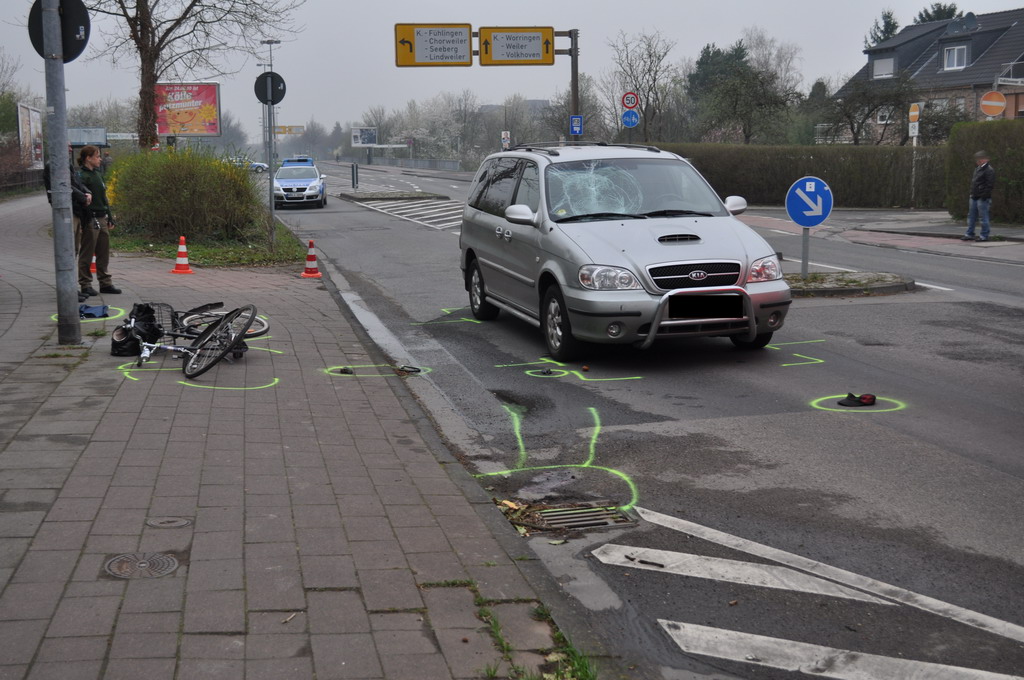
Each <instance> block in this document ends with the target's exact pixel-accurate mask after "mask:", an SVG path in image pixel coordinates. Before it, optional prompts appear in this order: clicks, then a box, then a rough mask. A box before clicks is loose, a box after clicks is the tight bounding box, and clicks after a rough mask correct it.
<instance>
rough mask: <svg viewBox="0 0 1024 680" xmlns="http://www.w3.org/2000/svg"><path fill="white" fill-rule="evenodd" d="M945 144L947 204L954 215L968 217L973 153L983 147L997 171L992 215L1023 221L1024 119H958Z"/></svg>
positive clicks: (1018, 221) (955, 216)
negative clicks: (968, 121)
mask: <svg viewBox="0 0 1024 680" xmlns="http://www.w3.org/2000/svg"><path fill="white" fill-rule="evenodd" d="M946 147H947V149H948V153H947V157H946V183H945V187H946V206H947V207H948V208H949V212H950V214H951V215H953V217H954V218H957V219H963V218H965V217H967V208H968V201H967V199H968V198H969V197H970V193H971V178H972V177H973V175H974V168H975V163H974V154H975V152H977V151H980V150H982V149H984V150H985V151H987V152H988V153H989V154H990V155H991V156H992V167H993V168H995V171H996V188H995V191H993V192H992V219H994V220H999V221H1000V222H1014V223H1018V224H1019V223H1020V222H1024V121H1022V120H991V121H984V122H981V123H961V124H960V125H956V126H954V127H953V132H952V133H950V135H949V142H948V143H947V145H946Z"/></svg>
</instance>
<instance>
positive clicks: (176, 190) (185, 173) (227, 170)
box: [107, 149, 267, 241]
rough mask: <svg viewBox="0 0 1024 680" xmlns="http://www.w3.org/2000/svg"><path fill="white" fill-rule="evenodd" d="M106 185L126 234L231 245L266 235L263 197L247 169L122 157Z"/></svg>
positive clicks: (170, 155) (183, 155) (158, 156)
mask: <svg viewBox="0 0 1024 680" xmlns="http://www.w3.org/2000/svg"><path fill="white" fill-rule="evenodd" d="M107 184H108V188H107V197H108V198H109V199H110V203H111V205H112V206H113V209H114V215H115V216H116V218H117V225H118V228H120V229H124V230H125V231H126V232H128V233H139V234H145V235H147V236H150V237H152V238H154V239H159V240H167V239H173V240H175V241H176V240H177V238H178V236H185V237H186V238H189V239H190V240H191V239H196V240H199V239H203V240H229V241H231V240H240V239H244V238H245V236H246V235H251V234H254V233H264V234H265V232H266V224H267V211H266V207H265V202H264V197H263V196H262V195H261V191H260V190H259V187H258V186H257V185H256V183H255V182H254V181H253V180H252V178H251V177H250V175H249V170H248V168H245V167H238V166H235V165H231V164H230V163H227V162H225V161H224V159H222V158H219V157H217V156H215V155H213V154H211V153H207V152H203V151H195V150H191V149H183V150H181V151H174V152H162V153H151V152H139V153H136V154H131V155H122V156H121V157H120V158H118V160H117V163H116V165H115V166H114V170H113V173H112V177H111V178H110V179H109V180H108V182H107Z"/></svg>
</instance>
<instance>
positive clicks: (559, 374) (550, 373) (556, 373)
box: [494, 357, 643, 382]
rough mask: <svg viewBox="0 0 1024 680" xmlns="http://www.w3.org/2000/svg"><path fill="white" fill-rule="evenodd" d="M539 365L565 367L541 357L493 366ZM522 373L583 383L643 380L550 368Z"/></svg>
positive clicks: (641, 377) (635, 376)
mask: <svg viewBox="0 0 1024 680" xmlns="http://www.w3.org/2000/svg"><path fill="white" fill-rule="evenodd" d="M541 364H554V365H555V366H566V364H563V363H561V362H559V361H555V360H554V359H551V358H549V357H541V358H540V360H539V361H527V362H525V363H521V364H495V365H494V367H495V368H516V367H519V366H538V365H541ZM545 371H546V372H545ZM523 373H525V374H526V375H528V376H530V377H531V378H564V377H565V376H567V375H574V376H576V377H577V378H579V379H580V380H583V381H584V382H616V381H619V380H643V376H639V375H631V376H627V377H623V378H589V377H587V376H585V375H583V372H582V371H574V370H572V369H567V368H556V369H554V370H552V369H550V368H541V369H537V368H532V369H529V370H526V371H523Z"/></svg>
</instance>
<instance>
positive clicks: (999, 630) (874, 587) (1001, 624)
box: [636, 507, 1024, 677]
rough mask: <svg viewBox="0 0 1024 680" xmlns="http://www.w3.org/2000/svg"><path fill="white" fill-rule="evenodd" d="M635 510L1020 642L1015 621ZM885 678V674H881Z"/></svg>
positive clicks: (1022, 631) (1022, 632)
mask: <svg viewBox="0 0 1024 680" xmlns="http://www.w3.org/2000/svg"><path fill="white" fill-rule="evenodd" d="M636 511H637V513H638V514H639V515H640V517H642V518H643V519H645V520H647V521H648V522H651V523H652V524H658V525H660V526H663V527H667V528H669V529H674V530H676V531H681V532H682V533H684V534H689V535H690V536H696V537H698V538H703V539H704V540H706V541H711V542H712V543H717V544H718V545H724V546H727V547H729V548H733V549H734V550H739V551H741V552H745V553H747V554H748V555H756V556H757V557H763V558H765V559H768V560H771V561H773V562H778V563H779V564H784V565H786V566H787V567H791V568H793V569H798V570H800V571H803V572H807V573H810V574H814V575H815V576H819V577H821V578H827V579H829V580H830V581H835V582H837V583H842V584H844V585H847V586H851V587H853V588H859V589H860V590H864V591H867V592H869V593H872V594H874V595H877V596H879V597H884V598H888V599H890V600H894V601H896V602H899V603H901V604H905V605H909V606H911V607H916V608H917V609H921V610H924V611H926V612H930V613H932V614H936V615H938V616H943V617H945V618H947V619H952V620H954V621H959V622H960V623H963V624H966V625H968V626H972V627H974V628H978V629H980V630H984V631H988V632H990V633H994V634H996V635H1001V636H1002V637H1005V638H1009V639H1011V640H1017V641H1018V642H1024V626H1018V625H1017V624H1015V623H1009V622H1007V621H1001V620H999V619H997V618H994V617H992V616H988V615H986V614H981V613H979V612H975V611H971V610H970V609H964V608H963V607H958V606H956V605H954V604H949V603H948V602H943V601H942V600H936V599H935V598H932V597H928V596H927V595H919V594H918V593H915V592H912V591H909V590H904V589H903V588H899V587H897V586H894V585H890V584H888V583H884V582H882V581H876V580H875V579H873V578H868V577H867V576H861V575H860V574H855V573H853V572H852V571H846V570H845V569H839V568H838V567H833V566H830V565H828V564H825V563H823V562H817V561H815V560H812V559H809V558H807V557H803V556H801V555H795V554H793V553H790V552H786V551H785V550H779V549H778V548H773V547H771V546H768V545H764V544H762V543H755V542H754V541H749V540H747V539H745V538H740V537H739V536H733V535H732V534H727V533H725V532H723V531H718V530H716V529H711V528H709V527H706V526H702V525H700V524H695V523H694V522H688V521H686V520H685V519H679V518H678V517H672V516H670V515H663V514H661V513H660V512H654V511H653V510H647V509H645V508H641V507H637V508H636ZM882 677H886V676H882Z"/></svg>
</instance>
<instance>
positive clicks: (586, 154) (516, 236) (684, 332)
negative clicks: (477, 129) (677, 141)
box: [459, 143, 791, 361]
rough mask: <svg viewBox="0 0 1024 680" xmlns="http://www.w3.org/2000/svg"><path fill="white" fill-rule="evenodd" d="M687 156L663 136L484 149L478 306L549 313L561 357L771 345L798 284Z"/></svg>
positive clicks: (542, 317) (477, 219) (471, 284)
mask: <svg viewBox="0 0 1024 680" xmlns="http://www.w3.org/2000/svg"><path fill="white" fill-rule="evenodd" d="M746 207H747V204H746V201H744V200H743V199H742V198H739V197H738V196H730V197H728V198H726V199H725V201H724V202H723V201H722V200H721V199H720V198H719V197H718V195H717V194H716V193H715V192H714V190H713V189H712V188H711V187H710V185H708V183H707V181H706V180H705V179H704V178H703V177H702V176H701V175H700V173H698V172H697V171H696V170H695V169H694V167H693V166H692V165H691V164H690V163H689V162H687V161H686V160H685V159H683V158H681V157H679V156H677V155H676V154H673V153H669V152H667V151H662V150H660V149H657V148H655V147H650V146H634V145H606V144H593V143H590V144H587V143H559V144H547V143H545V144H533V145H520V146H517V147H515V148H513V149H511V150H508V151H502V152H500V153H496V154H492V155H491V156H488V157H487V158H486V159H484V162H483V163H482V164H481V166H480V169H479V170H478V171H477V174H476V176H475V177H474V179H473V184H472V186H471V187H470V194H469V200H468V201H467V204H466V208H465V211H464V212H463V217H462V233H461V235H460V237H459V246H460V248H461V251H462V254H461V267H462V271H463V277H464V280H465V285H466V290H467V291H468V292H469V302H470V308H471V310H472V312H473V315H474V316H475V317H476V318H477V319H481V320H488V319H493V318H495V317H496V316H497V315H498V314H499V312H501V311H504V312H507V313H509V314H512V315H514V316H516V317H518V318H520V319H522V320H524V321H526V322H528V323H530V324H533V325H535V326H538V327H539V328H540V329H541V331H542V334H543V336H544V340H545V342H546V344H547V349H548V353H549V354H550V355H551V357H552V358H554V359H556V360H558V361H570V360H572V359H574V358H576V357H578V356H579V354H580V352H581V350H582V348H583V347H584V344H583V343H586V342H599V343H632V344H634V345H636V346H638V347H643V348H646V347H649V346H650V345H651V344H652V343H653V342H654V341H655V340H656V339H657V340H661V339H664V338H672V337H680V336H700V335H716V336H728V337H729V338H730V339H731V340H732V341H733V343H734V344H736V345H737V346H739V347H743V348H761V347H764V346H765V345H767V344H768V343H769V342H770V341H771V338H772V334H773V333H774V332H775V331H777V330H778V329H779V328H781V327H782V324H783V322H784V321H785V318H786V312H787V311H788V309H789V305H790V302H791V298H790V292H789V286H788V285H787V284H786V282H785V281H784V280H783V278H782V268H781V266H780V265H779V261H778V258H777V256H776V254H775V252H774V251H773V250H772V248H771V246H769V245H768V243H767V242H766V241H765V240H764V239H763V238H761V237H760V236H759V235H758V234H756V233H755V232H754V231H753V230H752V229H750V228H749V227H747V226H746V225H745V224H743V223H742V222H740V221H739V220H737V219H736V218H735V217H733V216H734V215H738V214H740V213H742V212H743V211H744V210H745V209H746Z"/></svg>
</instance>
